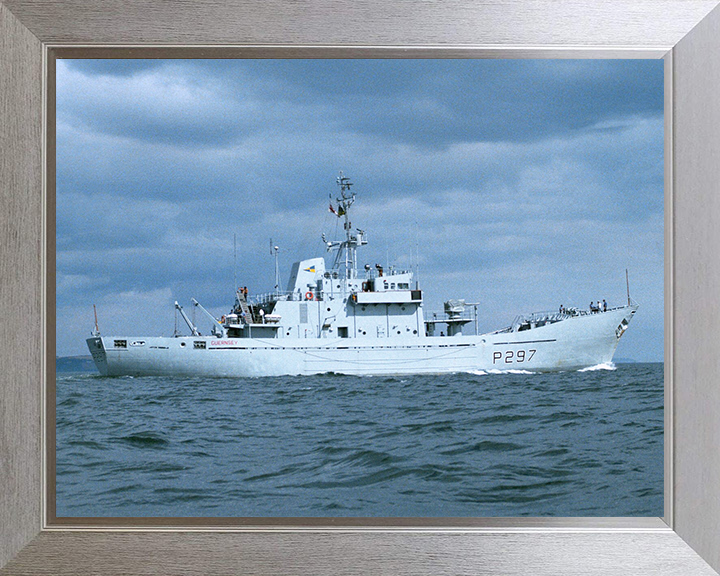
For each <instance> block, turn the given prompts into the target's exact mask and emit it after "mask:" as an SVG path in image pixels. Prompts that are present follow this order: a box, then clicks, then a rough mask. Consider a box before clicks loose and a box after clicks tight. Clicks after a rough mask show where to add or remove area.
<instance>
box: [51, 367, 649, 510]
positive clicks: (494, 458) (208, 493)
mask: <svg viewBox="0 0 720 576" xmlns="http://www.w3.org/2000/svg"><path fill="white" fill-rule="evenodd" d="M601 368H603V369H590V370H586V371H581V372H565V373H555V374H527V373H524V374H523V373H514V374H483V373H479V374H449V375H445V376H407V377H353V376H340V375H333V374H328V375H322V376H305V377H281V378H253V379H246V378H225V379H217V378H213V379H209V378H182V379H180V378H157V377H147V378H131V377H119V378H105V377H102V376H99V375H97V374H96V373H95V374H93V373H88V372H58V374H57V477H56V488H57V515H58V516H276V517H289V516H366V517H369V516H374V517H381V516H406V517H407V516H413V517H422V516H425V517H430V516H436V517H437V516H440V517H442V516H662V514H663V365H662V364H659V363H658V364H619V365H617V366H616V367H614V369H608V368H613V366H604V367H601Z"/></svg>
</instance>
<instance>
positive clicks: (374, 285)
mask: <svg viewBox="0 0 720 576" xmlns="http://www.w3.org/2000/svg"><path fill="white" fill-rule="evenodd" d="M337 185H338V190H339V191H338V193H337V195H336V198H335V203H333V199H332V195H331V197H330V206H329V210H330V212H332V213H333V214H334V215H335V216H337V217H338V219H341V221H342V223H343V229H344V237H342V236H341V238H342V239H340V240H328V239H327V238H326V236H325V235H324V234H323V235H322V240H323V243H324V245H325V249H326V251H327V253H330V254H332V256H331V257H330V258H329V260H332V264H331V265H329V266H327V265H326V261H325V257H323V256H321V257H315V258H310V259H307V260H301V261H299V262H295V264H293V266H292V268H291V271H290V275H289V281H288V284H287V287H286V290H280V289H279V281H278V277H279V275H278V266H277V247H274V248H275V270H276V286H275V290H273V291H270V292H267V293H264V294H258V295H253V296H250V295H249V294H248V291H247V289H246V288H240V289H237V286H236V293H235V295H234V302H233V305H232V307H231V308H230V309H229V311H228V313H227V314H225V315H224V316H221V317H220V318H217V317H215V316H213V315H212V314H211V313H210V312H209V311H208V310H207V309H206V308H204V307H203V306H202V305H201V304H200V303H199V302H198V301H197V300H195V299H194V298H193V299H192V305H193V306H195V307H196V309H197V310H199V311H200V312H201V313H202V314H204V315H205V317H206V318H207V321H208V322H209V324H210V326H211V328H210V331H209V333H206V334H202V333H201V332H200V330H199V329H198V327H197V326H196V324H195V323H194V322H193V321H192V320H191V319H190V317H189V316H188V314H187V313H186V312H185V311H184V309H183V307H182V306H180V305H179V304H178V302H177V301H176V302H175V314H176V329H175V332H174V334H173V335H172V336H125V335H119V336H103V335H101V334H100V331H99V329H98V323H97V314H96V315H95V327H94V329H93V331H92V335H91V337H90V338H88V339H87V346H88V348H89V350H90V353H91V354H92V358H93V360H94V362H95V365H96V367H97V369H98V371H99V372H100V374H102V375H106V376H207V377H264V376H283V375H313V374H323V373H336V374H346V375H355V376H381V375H411V374H442V373H452V372H476V373H482V372H485V373H494V372H511V371H524V372H553V371H569V370H579V369H584V368H588V367H593V366H602V365H607V364H609V363H611V362H612V358H613V355H614V353H615V350H616V348H617V345H618V342H619V340H620V338H621V337H622V335H623V334H624V333H625V331H626V329H627V328H628V325H629V323H630V321H631V320H632V318H633V316H634V315H635V313H636V311H637V309H638V305H637V303H636V302H635V301H633V300H632V299H631V298H630V292H629V286H628V300H627V305H623V306H617V307H610V308H608V307H607V305H605V306H604V307H601V305H600V303H599V302H598V305H597V306H592V307H591V308H590V309H587V310H586V309H580V308H574V307H567V308H565V307H560V309H558V310H557V311H552V312H535V313H530V314H521V315H518V316H516V317H515V319H514V320H513V321H512V323H511V324H509V325H508V326H506V327H504V328H501V329H499V330H495V331H493V332H489V333H479V331H478V313H477V309H478V306H477V304H476V303H472V302H467V301H466V300H463V299H459V298H455V299H449V300H447V301H446V302H444V306H443V309H442V310H441V311H440V312H433V313H428V314H426V313H425V308H424V301H425V295H424V293H423V290H422V289H421V288H420V286H419V282H418V280H417V278H416V276H417V274H415V273H414V271H413V270H404V269H397V268H394V267H390V266H385V267H383V266H381V265H379V264H375V265H374V266H370V265H369V264H365V265H364V266H363V268H362V269H358V250H359V249H360V248H362V247H363V246H365V245H366V244H367V243H368V240H367V235H366V233H365V231H364V230H362V229H360V228H355V227H354V226H353V224H352V222H351V220H350V215H351V212H352V209H353V208H352V207H353V204H354V203H355V199H356V193H355V191H354V190H353V189H352V188H351V187H352V186H353V184H352V183H351V182H350V179H349V178H348V177H346V176H345V175H343V173H342V172H341V173H340V176H339V177H338V178H337ZM272 248H273V247H272V243H271V250H272ZM236 284H237V283H236ZM178 315H179V316H180V317H181V318H182V319H183V321H184V322H185V323H186V324H187V328H188V331H189V332H190V334H189V335H188V334H184V335H183V334H181V333H180V332H179V331H178V329H177V316H178Z"/></svg>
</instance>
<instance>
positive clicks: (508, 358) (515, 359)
mask: <svg viewBox="0 0 720 576" xmlns="http://www.w3.org/2000/svg"><path fill="white" fill-rule="evenodd" d="M535 352H537V350H505V351H504V352H500V351H497V352H493V364H520V363H521V362H529V361H530V360H532V357H533V356H535Z"/></svg>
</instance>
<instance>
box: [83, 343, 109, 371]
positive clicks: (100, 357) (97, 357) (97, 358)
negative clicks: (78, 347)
mask: <svg viewBox="0 0 720 576" xmlns="http://www.w3.org/2000/svg"><path fill="white" fill-rule="evenodd" d="M85 342H86V343H87V347H88V350H90V354H91V355H92V359H93V362H95V367H96V368H97V369H98V372H100V374H101V375H103V376H107V375H108V362H107V353H106V352H105V346H104V345H103V341H102V338H100V337H99V336H98V337H93V338H88V339H87V340H85Z"/></svg>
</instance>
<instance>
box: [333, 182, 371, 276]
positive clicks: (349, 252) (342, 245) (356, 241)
mask: <svg viewBox="0 0 720 576" xmlns="http://www.w3.org/2000/svg"><path fill="white" fill-rule="evenodd" d="M336 182H337V185H338V186H339V187H340V196H338V197H337V198H336V200H337V203H338V208H337V212H335V210H334V209H333V208H332V204H331V205H330V207H331V211H332V212H333V213H335V214H336V215H337V216H338V217H343V218H344V224H343V227H344V228H345V240H343V241H342V242H328V241H327V240H326V239H325V235H324V234H323V242H325V244H326V246H327V249H328V251H330V250H333V249H337V251H338V252H337V255H336V257H335V263H334V265H333V268H334V269H338V268H340V263H341V261H342V260H341V259H342V258H343V257H344V259H345V261H344V267H345V278H347V279H352V278H357V248H358V246H363V245H365V244H367V241H366V240H365V238H364V235H365V232H364V231H363V230H360V229H357V230H355V231H353V229H352V223H351V222H350V206H352V205H353V204H354V203H355V193H354V192H351V191H350V187H351V186H352V185H353V184H352V182H350V178H348V177H347V176H345V175H344V174H343V173H342V172H340V175H339V176H338V177H337V179H336Z"/></svg>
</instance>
